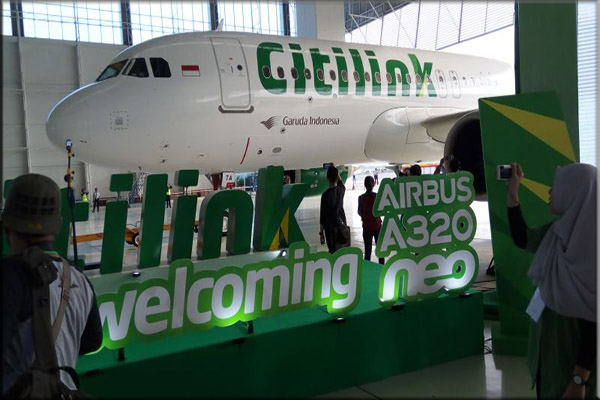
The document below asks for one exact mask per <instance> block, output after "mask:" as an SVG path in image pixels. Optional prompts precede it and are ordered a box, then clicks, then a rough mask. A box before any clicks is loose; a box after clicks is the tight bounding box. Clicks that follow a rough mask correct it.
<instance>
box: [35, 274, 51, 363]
mask: <svg viewBox="0 0 600 400" xmlns="http://www.w3.org/2000/svg"><path fill="white" fill-rule="evenodd" d="M31 294H32V299H31V302H32V305H33V317H32V322H33V345H34V348H35V361H34V364H35V365H37V368H39V369H41V370H44V371H52V370H56V368H57V367H58V361H57V358H56V350H55V349H54V343H53V341H52V329H51V327H50V288H49V286H48V284H46V285H43V286H39V285H34V286H32V288H31Z"/></svg>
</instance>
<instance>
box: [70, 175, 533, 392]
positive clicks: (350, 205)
mask: <svg viewBox="0 0 600 400" xmlns="http://www.w3.org/2000/svg"><path fill="white" fill-rule="evenodd" d="M386 175H387V174H382V175H380V179H381V177H382V176H383V177H384V176H386ZM356 178H357V179H356V181H357V184H356V187H355V189H354V190H353V189H352V181H351V179H349V180H348V185H347V189H348V190H347V192H346V196H345V199H344V209H345V211H346V216H347V219H348V225H349V226H350V229H351V235H352V245H353V246H355V247H359V248H361V249H362V250H363V251H364V244H363V240H362V228H361V220H360V217H359V216H358V214H357V212H356V210H357V209H358V196H359V195H360V194H362V193H363V192H364V187H363V185H362V182H363V180H364V175H362V174H361V175H357V176H356ZM319 201H320V199H319V198H318V197H312V198H306V199H304V201H303V202H302V204H301V206H300V208H299V209H298V211H297V212H296V218H297V220H298V224H299V225H300V228H301V229H302V231H303V233H304V236H305V238H306V241H307V242H309V243H311V244H317V248H318V250H320V251H321V250H322V251H326V250H327V248H326V246H324V245H320V244H318V243H319V235H318V231H319V224H318V221H319ZM198 208H199V205H198ZM472 208H473V210H474V211H475V215H476V216H477V232H476V235H475V239H474V240H473V242H472V244H471V245H472V246H473V248H474V249H475V250H476V251H477V253H478V255H479V263H480V268H479V273H478V277H477V279H476V283H475V285H474V286H473V288H474V289H478V290H482V291H486V290H491V289H495V287H496V282H495V279H494V277H490V276H488V275H486V273H485V272H486V269H487V267H488V265H489V263H490V260H491V259H492V247H491V235H490V225H489V216H488V211H487V203H484V202H474V203H473V204H472ZM171 210H172V209H167V210H166V213H165V224H166V223H169V222H170V220H171ZM196 215H198V214H196ZM140 216H141V205H140V204H134V205H132V207H131V208H130V210H129V214H128V221H127V223H128V224H130V225H133V226H135V225H136V224H137V225H138V226H139V220H140ZM103 226H104V207H103V208H102V209H101V211H100V212H97V213H90V218H89V221H86V222H78V223H77V233H78V235H84V234H90V233H98V232H102V229H103ZM224 240H225V238H224V239H223V241H224ZM101 246H102V242H101V241H99V240H98V241H92V242H86V243H80V244H79V245H78V249H79V253H80V254H85V255H86V263H98V262H99V261H100V251H101ZM167 247H168V231H165V232H164V236H163V248H162V253H161V254H162V263H163V264H166V263H167V259H166V252H167ZM223 248H224V245H223ZM222 255H223V256H225V253H224V252H223V253H222ZM373 259H375V257H374V255H373ZM136 263H137V248H135V247H133V246H132V245H129V244H126V245H125V254H124V269H135V265H136ZM93 273H94V272H92V274H93ZM494 323H496V322H493V321H486V322H485V338H486V343H485V344H486V349H488V350H489V349H490V348H491V340H488V339H490V338H491V333H490V329H491V328H490V326H491V325H492V324H494ZM528 376H529V374H528V372H527V368H526V364H525V359H524V358H522V357H510V356H494V355H492V354H491V353H490V352H489V351H487V350H486V354H485V355H481V356H475V357H469V358H465V359H461V360H457V361H453V362H449V363H445V364H440V365H437V366H434V367H431V368H426V369H422V370H419V371H414V372H410V373H405V374H401V375H397V376H393V377H390V378H388V379H385V380H383V381H380V382H374V383H371V384H368V385H362V386H358V387H352V388H348V389H344V390H341V391H339V392H335V393H330V394H326V395H323V396H320V398H367V399H368V398H400V397H408V398H417V397H424V398H427V397H430V398H431V397H457V398H460V397H473V398H500V397H516V398H534V397H535V391H534V390H531V385H530V383H529V378H528Z"/></svg>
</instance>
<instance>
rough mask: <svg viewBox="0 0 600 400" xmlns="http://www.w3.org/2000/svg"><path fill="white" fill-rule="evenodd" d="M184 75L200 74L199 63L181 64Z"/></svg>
mask: <svg viewBox="0 0 600 400" xmlns="http://www.w3.org/2000/svg"><path fill="white" fill-rule="evenodd" d="M181 75H182V76H200V66H199V65H182V66H181Z"/></svg>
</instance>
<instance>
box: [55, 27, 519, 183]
mask: <svg viewBox="0 0 600 400" xmlns="http://www.w3.org/2000/svg"><path fill="white" fill-rule="evenodd" d="M513 85H514V84H513V70H512V67H511V66H510V65H509V64H506V63H503V62H500V61H496V60H490V59H485V58H481V57H475V56H465V55H457V54H451V53H444V52H434V51H425V50H416V49H406V48H397V47H387V46H373V45H362V44H355V43H345V42H335V41H325V40H311V39H302V38H297V37H283V36H271V35H259V34H252V33H240V32H222V31H211V32H191V33H181V34H175V35H170V36H163V37H159V38H156V39H152V40H148V41H146V42H143V43H140V44H137V45H135V46H131V47H129V48H127V49H125V50H123V51H122V52H121V53H119V54H118V55H117V56H116V57H115V58H114V59H113V60H112V61H111V62H110V64H109V65H108V66H107V67H106V69H105V70H104V71H103V72H102V73H101V74H100V75H99V76H98V78H97V79H96V81H95V82H93V83H91V84H89V85H86V86H84V87H82V88H80V89H78V90H76V91H74V92H73V93H71V94H69V95H68V96H67V97H65V98H64V99H62V100H61V101H60V102H59V103H58V104H57V105H55V106H54V108H53V109H52V110H51V112H50V113H49V115H48V120H47V123H46V131H47V135H48V138H49V139H50V141H51V142H52V143H53V144H54V145H56V146H58V147H60V148H64V145H65V141H66V140H68V139H70V140H72V142H73V149H74V152H75V154H76V155H77V158H79V159H81V160H84V161H87V162H89V163H92V164H98V165H104V166H110V167H122V168H127V169H134V168H139V169H140V170H143V171H148V172H168V171H175V170H178V169H190V168H193V169H198V170H200V171H201V172H203V173H206V174H207V175H208V174H218V173H221V172H223V171H233V172H240V171H256V170H258V169H259V168H262V167H265V166H268V165H283V166H284V167H285V168H286V169H288V170H296V169H302V168H312V167H314V166H316V165H322V164H323V163H324V162H333V163H335V164H336V165H338V164H345V165H347V164H360V163H366V162H373V161H378V162H386V163H397V164H399V163H413V162H422V161H432V160H439V159H440V158H441V157H442V155H443V154H453V155H454V156H455V157H457V158H458V159H459V160H460V161H461V163H462V169H463V170H470V171H471V172H473V173H474V174H475V186H476V190H477V192H478V193H481V192H482V190H483V192H485V186H484V180H483V179H484V177H483V159H482V155H481V137H480V136H481V134H480V130H479V114H478V111H477V100H478V99H479V98H480V97H487V96H499V95H504V94H510V93H514V86H513Z"/></svg>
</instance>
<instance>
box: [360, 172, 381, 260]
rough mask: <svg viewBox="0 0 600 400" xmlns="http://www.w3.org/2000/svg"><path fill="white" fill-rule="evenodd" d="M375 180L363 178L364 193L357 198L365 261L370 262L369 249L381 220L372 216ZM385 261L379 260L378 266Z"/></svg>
mask: <svg viewBox="0 0 600 400" xmlns="http://www.w3.org/2000/svg"><path fill="white" fill-rule="evenodd" d="M374 186H375V179H373V177H372V176H367V177H365V189H366V192H365V193H364V194H361V195H360V196H359V197H358V215H360V217H361V218H362V227H363V240H364V241H365V260H367V261H369V260H371V249H372V247H373V238H374V239H375V244H377V239H378V238H379V231H380V230H381V218H380V217H375V216H374V215H373V204H375V198H376V197H377V193H374V192H373V187H374ZM384 263H385V260H384V259H383V258H381V257H380V258H379V264H384Z"/></svg>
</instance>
